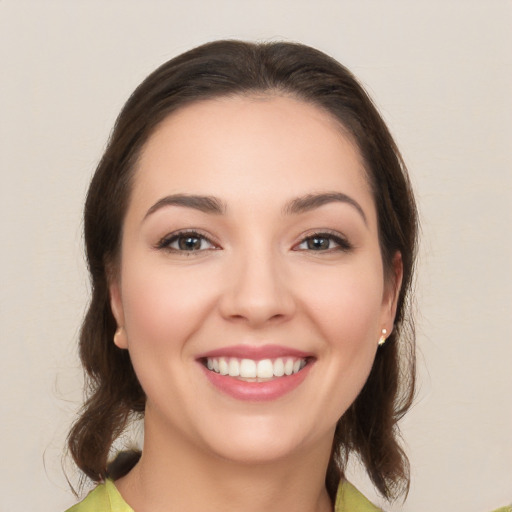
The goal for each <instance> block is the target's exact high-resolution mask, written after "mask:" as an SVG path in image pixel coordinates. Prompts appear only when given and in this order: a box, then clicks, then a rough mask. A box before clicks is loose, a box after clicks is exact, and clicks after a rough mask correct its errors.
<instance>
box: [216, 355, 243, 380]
mask: <svg viewBox="0 0 512 512" xmlns="http://www.w3.org/2000/svg"><path fill="white" fill-rule="evenodd" d="M208 361H209V359H208ZM239 375H240V363H239V362H238V359H235V358H234V357H232V358H231V359H230V360H229V376H230V377H238V376H239Z"/></svg>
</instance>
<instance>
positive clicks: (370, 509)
mask: <svg viewBox="0 0 512 512" xmlns="http://www.w3.org/2000/svg"><path fill="white" fill-rule="evenodd" d="M348 511H350V512H381V509H380V508H377V507H376V506H375V505H374V504H373V503H371V502H370V501H369V500H367V499H366V498H365V497H364V496H363V495H362V494H361V493H360V492H359V491H358V490H357V489H356V488H355V487H354V486H353V485H352V484H351V483H349V482H347V481H342V482H340V485H339V487H338V492H337V494H336V504H335V506H334V512H348Z"/></svg>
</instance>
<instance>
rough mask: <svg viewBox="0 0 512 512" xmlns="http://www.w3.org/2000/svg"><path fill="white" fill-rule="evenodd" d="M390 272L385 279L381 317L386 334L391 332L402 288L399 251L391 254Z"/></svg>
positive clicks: (400, 255)
mask: <svg viewBox="0 0 512 512" xmlns="http://www.w3.org/2000/svg"><path fill="white" fill-rule="evenodd" d="M391 272H392V274H391V276H390V277H389V278H388V279H387V280H386V281H387V282H386V285H385V290H384V297H383V301H382V318H381V326H382V328H383V329H386V330H387V332H388V336H389V334H391V331H392V330H393V325H394V323H395V316H396V308H397V305H398V297H399V296H400V290H401V289H402V279H403V275H404V265H403V261H402V254H401V253H400V252H399V251H397V252H396V254H395V255H394V256H393V261H392V268H391Z"/></svg>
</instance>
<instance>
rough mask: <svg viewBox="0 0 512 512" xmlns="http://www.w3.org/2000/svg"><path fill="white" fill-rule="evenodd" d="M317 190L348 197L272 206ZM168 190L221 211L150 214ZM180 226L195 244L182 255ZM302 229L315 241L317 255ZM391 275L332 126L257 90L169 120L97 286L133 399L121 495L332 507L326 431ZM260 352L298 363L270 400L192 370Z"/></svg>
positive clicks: (352, 388) (360, 185)
mask: <svg viewBox="0 0 512 512" xmlns="http://www.w3.org/2000/svg"><path fill="white" fill-rule="evenodd" d="M320 193H338V194H344V195H345V196H347V197H348V198H350V199H349V200H343V201H338V200H336V201H334V200H333V201H327V202H325V204H322V205H320V206H318V205H317V206H316V207H311V208H309V209H307V211H301V212H295V213H290V212H289V211H288V212H285V211H284V210H285V209H286V206H287V205H288V206H289V205H290V202H291V201H294V200H296V199H297V198H304V197H306V196H308V195H312V194H320ZM175 194H180V195H183V194H185V195H198V196H208V197H211V196H214V197H215V198H218V200H219V202H220V203H221V204H222V206H223V208H224V210H225V211H223V212H222V213H211V212H205V211H200V210H198V209H196V208H191V207H188V206H183V205H176V204H162V203H161V200H162V198H164V197H167V196H171V195H175ZM180 230H185V231H187V230H188V231H191V230H192V231H195V232H199V233H200V234H201V236H204V237H205V238H204V239H201V238H199V239H198V240H196V241H195V242H196V245H195V250H188V251H187V250H179V239H176V237H174V238H173V236H172V235H173V234H175V233H176V232H178V231H180ZM316 233H328V235H322V237H320V238H321V240H320V243H319V244H317V245H316V246H315V245H314V243H313V242H312V236H313V235H314V234H316ZM331 235H334V238H332V237H331ZM340 238H341V239H342V243H341V245H340V244H339V243H338V242H337V241H336V240H339V239H340ZM162 240H164V242H162ZM169 240H171V242H169ZM183 240H184V239H183V238H182V239H181V241H182V242H183ZM165 241H167V246H164V245H165ZM318 245H320V248H318ZM400 279H401V264H400V257H399V255H397V256H396V257H395V265H394V275H393V276H391V278H390V279H386V278H385V275H384V271H383V266H382V259H381V252H380V248H379V243H378V232H377V217H376V211H375V205H374V202H373V198H372V195H371V191H370V188H369V185H368V182H367V180H366V177H365V170H364V168H363V165H362V162H361V158H360V155H359V152H358V150H357V148H356V147H355V145H353V144H352V143H351V141H350V139H349V137H347V136H346V135H345V134H344V132H343V130H342V128H341V127H340V125H339V124H338V123H337V122H336V120H334V119H333V118H332V116H331V115H330V114H328V113H325V112H323V111H322V110H320V109H318V108H317V107H315V106H312V105H309V104H306V103H303V102H301V101H298V100H295V99H292V98H288V97H281V96H262V97H235V98H223V99H216V100H207V101H203V102H198V103H195V104H192V105H190V106H187V107H185V108H183V109H181V110H180V111H178V112H177V113H174V114H173V115H171V116H170V117H169V118H167V119H166V120H165V121H164V122H163V123H162V124H161V125H160V126H159V128H158V129H157V130H156V132H155V133H154V134H153V135H152V137H151V138H150V139H149V141H148V143H147V144H146V146H145V148H144V150H143V152H142V155H141V159H140V161H139V164H138V167H137V170H136V174H135V179H134V184H133V191H132V196H131V199H130V203H129V207H128V211H127V214H126V218H125V221H124V226H123V238H122V248H121V263H120V268H119V271H118V278H117V279H116V280H115V281H114V282H112V283H111V286H110V292H111V304H112V309H113V312H114V315H115V317H116V320H117V322H118V325H119V326H120V327H121V330H120V331H119V332H118V334H117V335H116V337H115V343H116V344H117V345H118V346H119V347H120V348H123V349H127V350H129V352H130V357H131V359H132V361H133V365H134V368H135V371H136V373H137V376H138V378H139V380H140V382H141V384H142V386H143V388H144V390H145V392H146V394H147V406H146V413H145V439H144V450H143V455H142V458H141V461H140V462H139V464H138V465H137V466H136V467H135V468H134V469H133V470H132V471H131V472H130V473H129V474H128V475H127V476H126V477H124V478H122V479H120V480H118V481H117V482H116V485H117V486H118V489H119V490H120V492H121V494H122V495H123V496H124V498H125V499H126V501H127V502H128V503H129V504H130V505H131V506H132V507H133V508H134V509H135V510H137V512H145V511H150V510H151V511H153V512H158V511H166V512H168V511H178V510H188V511H192V512H194V511H199V510H201V511H205V510H212V511H213V510H224V511H231V510H233V511H235V510H237V511H239V510H244V511H249V512H250V511H261V510H266V511H276V512H277V511H285V510H286V511H289V510H294V511H297V512H300V511H304V512H305V511H308V512H311V511H326V510H332V504H331V503H330V501H329V497H328V495H327V492H326V490H325V485H324V479H325V471H326V467H327V463H328V460H329V455H330V449H331V445H332V439H333V435H334V428H335V425H336V422H337V421H338V419H339V418H340V417H341V416H342V415H343V413H344V412H345V411H346V410H347V408H348V407H349V406H350V404H351V403H352V402H353V401H354V399H355V398H356V396H357V394H358V393H359V391H360V390H361V388H362V386H363V385H364V382H365V380H366V378H367V377H368V374H369V372H370V369H371V366H372V363H373V360H374V357H375V353H376V350H377V343H378V341H379V338H380V336H381V331H382V329H386V330H387V332H388V333H390V332H391V330H392V326H393V319H394V315H395V308H396V299H397V291H398V289H399V286H400ZM265 344H277V345H280V346H284V347H289V348H293V349H298V350H301V351H305V352H307V353H308V354H311V355H312V357H311V359H310V367H309V368H308V373H307V376H306V378H305V379H304V380H303V382H302V383H301V384H300V385H299V386H298V387H296V388H295V389H293V390H292V391H291V392H289V393H286V394H285V395H284V396H281V397H279V398H277V399H275V400H270V401H259V402H258V401H250V400H249V401H247V400H239V399H235V398H233V397H231V396H228V395H226V394H225V393H223V392H221V391H220V390H219V389H218V388H216V387H215V386H212V385H211V383H210V382H209V381H208V379H207V378H206V377H205V371H204V368H202V367H201V365H200V364H199V363H198V361H197V358H198V356H199V355H200V354H203V353H205V352H207V351H210V350H214V349H219V348H223V347H226V346H232V345H250V346H258V345H265ZM283 489H287V490H288V491H289V492H283Z"/></svg>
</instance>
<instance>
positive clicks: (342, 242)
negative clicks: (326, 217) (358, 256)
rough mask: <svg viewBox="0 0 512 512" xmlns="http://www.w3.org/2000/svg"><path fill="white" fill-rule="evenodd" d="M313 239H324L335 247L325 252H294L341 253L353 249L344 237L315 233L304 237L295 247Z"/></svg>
mask: <svg viewBox="0 0 512 512" xmlns="http://www.w3.org/2000/svg"><path fill="white" fill-rule="evenodd" d="M314 239H324V240H328V241H332V242H334V243H335V244H336V247H329V248H327V249H325V250H315V249H296V250H305V251H307V250H309V251H311V252H324V253H325V252H327V253H330V252H334V251H342V252H349V251H351V250H352V249H353V245H352V244H351V243H350V242H349V241H348V240H347V239H346V238H344V237H342V236H341V235H340V234H339V233H331V232H328V231H327V232H315V233H311V234H308V235H307V236H306V237H304V238H303V239H302V240H301V241H300V243H299V244H297V245H296V246H295V247H298V246H301V245H302V244H304V243H307V242H308V241H309V240H314Z"/></svg>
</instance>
